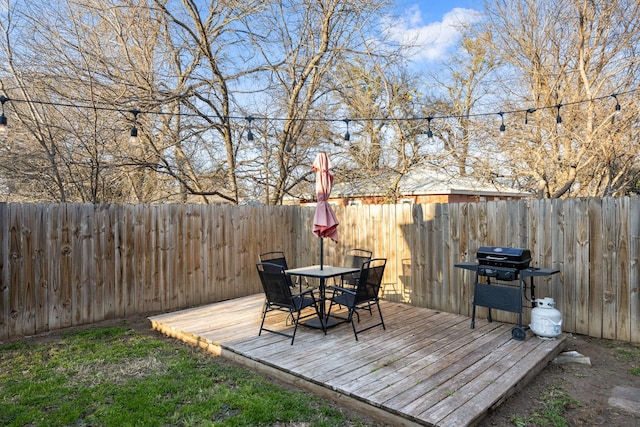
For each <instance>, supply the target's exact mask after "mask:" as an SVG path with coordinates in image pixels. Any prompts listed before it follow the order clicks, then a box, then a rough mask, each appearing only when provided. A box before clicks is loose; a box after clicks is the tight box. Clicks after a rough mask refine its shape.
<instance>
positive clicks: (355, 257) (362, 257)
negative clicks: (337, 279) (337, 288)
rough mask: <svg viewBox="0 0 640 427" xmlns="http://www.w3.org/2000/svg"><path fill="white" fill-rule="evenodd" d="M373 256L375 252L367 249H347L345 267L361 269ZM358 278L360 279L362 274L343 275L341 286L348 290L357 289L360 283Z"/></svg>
mask: <svg viewBox="0 0 640 427" xmlns="http://www.w3.org/2000/svg"><path fill="white" fill-rule="evenodd" d="M372 255H373V252H371V251H369V250H367V249H359V248H355V249H347V252H346V255H345V259H344V264H343V265H344V266H345V267H357V268H361V267H362V264H363V263H364V262H365V261H369V260H370V259H371V257H372ZM358 277H360V272H357V273H349V274H343V275H342V276H341V279H342V285H341V286H343V287H346V288H355V286H356V283H357V282H358Z"/></svg>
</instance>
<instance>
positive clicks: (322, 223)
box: [313, 152, 338, 267]
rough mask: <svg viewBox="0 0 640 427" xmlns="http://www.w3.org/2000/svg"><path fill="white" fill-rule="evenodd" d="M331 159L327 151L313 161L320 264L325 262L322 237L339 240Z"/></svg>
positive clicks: (314, 227) (316, 229) (314, 230)
mask: <svg viewBox="0 0 640 427" xmlns="http://www.w3.org/2000/svg"><path fill="white" fill-rule="evenodd" d="M330 169H331V161H330V160H329V157H327V153H325V152H320V153H318V155H317V156H316V159H315V160H314V162H313V170H314V171H315V173H316V198H317V202H318V203H317V205H316V212H315V215H314V216H313V232H314V233H315V234H316V235H317V236H318V237H320V266H321V267H322V264H323V255H324V254H323V245H322V239H323V238H325V237H328V238H330V239H331V240H333V241H334V242H336V243H337V242H338V218H336V214H335V212H333V209H331V205H329V202H327V200H329V196H330V195H331V188H332V187H333V175H331V171H330Z"/></svg>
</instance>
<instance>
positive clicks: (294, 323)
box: [289, 310, 300, 345]
mask: <svg viewBox="0 0 640 427" xmlns="http://www.w3.org/2000/svg"><path fill="white" fill-rule="evenodd" d="M289 316H291V318H293V312H290V313H289ZM298 320H300V310H298V313H297V316H296V318H295V320H294V322H293V334H291V345H293V340H295V339H296V331H297V330H298Z"/></svg>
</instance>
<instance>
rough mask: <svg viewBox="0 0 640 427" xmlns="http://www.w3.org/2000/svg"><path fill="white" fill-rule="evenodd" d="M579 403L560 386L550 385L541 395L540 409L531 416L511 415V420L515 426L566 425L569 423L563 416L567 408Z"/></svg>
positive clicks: (558, 426)
mask: <svg viewBox="0 0 640 427" xmlns="http://www.w3.org/2000/svg"><path fill="white" fill-rule="evenodd" d="M580 405H581V403H580V402H579V401H577V400H575V399H573V398H571V397H569V396H567V394H566V393H565V392H564V391H563V390H562V389H561V387H559V386H558V387H551V388H550V389H549V390H547V391H546V392H545V394H544V395H543V397H542V406H543V407H542V409H541V410H538V411H535V412H534V413H533V414H531V416H529V417H526V418H521V417H517V416H512V417H511V422H512V423H513V425H515V426H517V427H525V426H553V427H567V426H568V425H569V424H568V423H567V420H566V419H565V418H564V413H565V412H566V410H567V409H569V408H572V407H577V406H580Z"/></svg>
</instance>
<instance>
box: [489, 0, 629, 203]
mask: <svg viewBox="0 0 640 427" xmlns="http://www.w3.org/2000/svg"><path fill="white" fill-rule="evenodd" d="M489 17H490V21H489V24H490V26H489V29H490V31H491V34H492V36H493V49H494V51H495V52H496V53H498V54H499V55H500V57H501V60H502V61H503V62H504V64H505V65H506V67H508V69H509V70H510V72H511V73H512V74H511V75H510V77H511V78H507V79H502V85H501V88H502V90H503V91H504V93H505V94H507V96H508V97H509V98H510V99H512V100H515V99H516V96H519V99H521V102H520V104H519V105H517V104H515V103H512V104H511V106H512V107H513V108H517V109H520V110H521V111H522V110H524V111H525V114H522V116H525V117H526V119H527V126H523V125H522V123H523V121H524V119H525V117H522V116H521V117H520V118H519V124H518V125H517V126H514V127H513V130H514V132H512V133H510V136H509V137H507V138H506V139H505V140H503V141H502V142H501V158H500V159H496V161H500V162H501V164H502V167H503V168H504V167H505V165H509V166H511V174H512V175H513V176H514V177H516V178H517V179H518V180H520V182H522V183H523V185H525V186H526V187H528V188H532V189H536V190H537V191H538V194H539V195H540V197H566V196H569V195H572V196H609V195H615V194H620V193H621V192H624V191H625V188H627V186H628V185H629V184H630V182H633V181H634V180H635V179H637V176H638V175H637V173H638V170H637V167H634V165H636V166H637V164H638V160H639V159H638V150H637V146H636V145H635V144H636V143H634V141H637V138H638V127H637V125H636V124H635V121H634V120H632V117H633V116H635V115H637V112H638V105H637V96H633V95H628V94H632V93H634V92H635V90H637V87H638V79H639V77H640V74H639V72H638V71H639V68H638V63H637V60H636V58H637V46H640V4H638V2H636V1H627V0H615V1H610V2H597V1H596V2H594V1H591V0H551V1H548V2H536V1H519V0H498V1H496V2H495V5H493V6H492V7H491V8H490V9H489ZM618 101H619V102H620V105H624V108H623V109H621V110H620V111H621V112H622V111H623V113H621V114H620V115H619V116H618V117H615V120H614V114H615V113H616V111H617V110H616V109H615V105H616V102H618ZM527 110H528V111H527Z"/></svg>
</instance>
